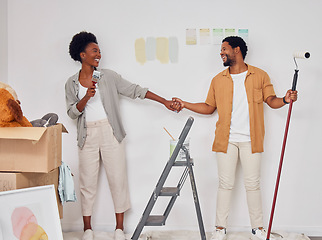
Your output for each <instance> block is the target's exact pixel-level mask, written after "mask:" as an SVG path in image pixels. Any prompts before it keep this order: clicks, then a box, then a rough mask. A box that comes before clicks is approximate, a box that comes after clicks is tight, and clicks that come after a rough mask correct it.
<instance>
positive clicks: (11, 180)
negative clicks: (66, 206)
mask: <svg viewBox="0 0 322 240" xmlns="http://www.w3.org/2000/svg"><path fill="white" fill-rule="evenodd" d="M58 182H59V168H56V169H54V170H52V171H51V172H49V173H14V172H0V191H10V190H15V189H21V188H28V187H38V186H44V185H51V184H54V185H55V190H56V198H57V206H58V211H59V216H60V218H63V205H62V203H61V201H60V198H59V194H58V190H57V189H58Z"/></svg>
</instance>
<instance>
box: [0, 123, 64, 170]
mask: <svg viewBox="0 0 322 240" xmlns="http://www.w3.org/2000/svg"><path fill="white" fill-rule="evenodd" d="M62 132H66V133H67V130H66V128H65V127H64V126H63V125H62V124H57V125H54V126H51V127H48V128H45V127H10V128H9V127H8V128H0V171H8V172H42V173H48V172H50V171H51V170H53V169H55V168H57V167H59V166H60V165H61V159H62Z"/></svg>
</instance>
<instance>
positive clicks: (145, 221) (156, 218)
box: [131, 117, 206, 240]
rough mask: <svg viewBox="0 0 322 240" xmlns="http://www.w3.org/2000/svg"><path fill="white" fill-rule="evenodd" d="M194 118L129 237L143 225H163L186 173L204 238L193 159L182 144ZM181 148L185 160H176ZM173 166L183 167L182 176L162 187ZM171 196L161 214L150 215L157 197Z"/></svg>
mask: <svg viewBox="0 0 322 240" xmlns="http://www.w3.org/2000/svg"><path fill="white" fill-rule="evenodd" d="M193 121H194V119H193V118H192V117H190V118H189V119H188V120H187V122H186V124H185V126H184V128H183V130H182V132H181V134H180V137H179V140H178V143H177V145H176V147H175V149H174V150H173V153H172V155H171V157H170V159H169V161H168V162H167V164H166V166H165V168H164V170H163V172H162V174H161V176H160V178H159V181H158V183H157V185H156V187H155V189H154V191H153V193H152V195H151V197H150V200H149V202H148V204H147V206H146V208H145V210H144V212H143V215H142V217H141V219H140V222H139V223H138V225H137V227H136V229H135V231H134V233H133V236H132V237H131V239H132V240H137V239H138V238H139V236H140V234H141V232H142V229H143V227H144V226H163V225H165V222H166V220H167V218H168V216H169V213H170V211H171V209H172V207H173V205H174V203H175V201H176V199H177V197H178V196H179V194H180V190H181V188H182V187H183V184H184V183H185V181H186V179H187V177H188V175H189V177H190V182H191V188H192V193H193V199H194V203H195V208H196V213H197V218H198V224H199V230H200V235H201V239H202V240H206V234H205V230H204V225H203V221H202V215H201V210H200V204H199V198H198V194H197V187H196V182H195V178H194V174H193V169H192V166H193V160H192V159H191V158H190V154H189V150H188V149H187V148H186V147H185V146H184V145H183V143H184V141H185V139H186V137H187V135H188V132H189V130H190V128H191V126H192V123H193ZM181 149H182V150H183V151H184V153H185V155H186V160H180V161H179V160H177V161H176V158H177V156H178V154H179V151H180V150H181ZM173 166H175V167H185V169H184V171H183V173H182V176H181V178H180V180H179V183H178V185H177V186H176V187H163V185H164V183H165V181H166V179H167V177H168V175H169V173H170V171H171V168H172V167H173ZM159 196H160V197H171V198H170V201H169V204H168V206H167V207H166V209H165V211H164V214H163V215H150V213H151V211H152V209H153V206H154V204H155V203H156V201H157V199H158V197H159Z"/></svg>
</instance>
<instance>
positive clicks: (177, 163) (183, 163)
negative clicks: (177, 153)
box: [173, 158, 193, 167]
mask: <svg viewBox="0 0 322 240" xmlns="http://www.w3.org/2000/svg"><path fill="white" fill-rule="evenodd" d="M190 164H191V165H192V166H193V159H192V158H190ZM173 166H174V167H180V166H187V161H175V162H174V163H173Z"/></svg>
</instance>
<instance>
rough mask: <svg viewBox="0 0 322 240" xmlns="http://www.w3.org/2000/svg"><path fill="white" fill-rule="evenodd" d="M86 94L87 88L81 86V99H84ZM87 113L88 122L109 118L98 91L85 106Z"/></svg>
mask: <svg viewBox="0 0 322 240" xmlns="http://www.w3.org/2000/svg"><path fill="white" fill-rule="evenodd" d="M86 92H87V88H85V87H83V86H82V84H79V93H78V97H79V99H82V98H83V97H84V96H85V95H86ZM85 112H86V122H95V121H99V120H102V119H106V118H107V116H106V112H105V110H104V107H103V103H102V100H101V95H100V93H99V90H98V89H96V93H95V95H94V97H91V98H90V99H89V100H88V102H87V104H86V106H85Z"/></svg>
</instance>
